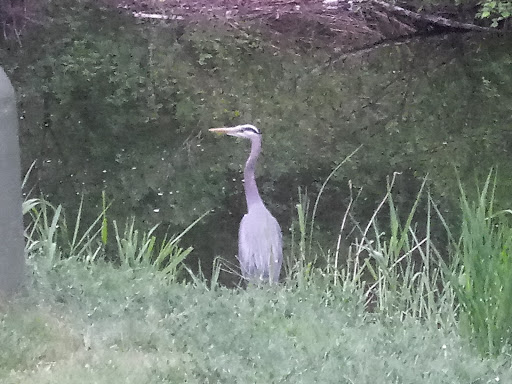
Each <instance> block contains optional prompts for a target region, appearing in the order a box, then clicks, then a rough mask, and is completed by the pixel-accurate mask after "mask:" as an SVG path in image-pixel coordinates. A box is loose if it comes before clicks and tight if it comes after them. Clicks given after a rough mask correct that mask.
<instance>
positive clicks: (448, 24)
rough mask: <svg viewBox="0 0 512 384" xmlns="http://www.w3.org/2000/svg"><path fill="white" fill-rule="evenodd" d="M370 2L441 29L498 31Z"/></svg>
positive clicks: (375, 1) (382, 2) (379, 2)
mask: <svg viewBox="0 0 512 384" xmlns="http://www.w3.org/2000/svg"><path fill="white" fill-rule="evenodd" d="M370 1H371V3H373V4H375V5H377V6H380V7H382V8H384V9H385V10H386V11H387V12H390V13H394V14H396V15H400V16H404V17H408V18H409V19H413V20H416V21H420V22H423V23H426V24H431V25H435V26H439V27H443V28H450V29H458V30H465V31H480V32H494V31H496V29H494V28H488V27H481V26H479V25H475V24H469V23H461V22H459V21H454V20H450V19H446V18H444V17H441V16H432V15H421V14H419V13H416V12H412V11H409V10H407V9H405V8H402V7H399V6H397V5H392V4H389V3H386V2H385V1H381V0H370Z"/></svg>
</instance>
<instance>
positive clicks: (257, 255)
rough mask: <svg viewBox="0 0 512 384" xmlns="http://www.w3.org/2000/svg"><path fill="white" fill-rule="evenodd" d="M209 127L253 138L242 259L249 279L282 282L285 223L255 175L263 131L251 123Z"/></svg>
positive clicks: (240, 250) (240, 237)
mask: <svg viewBox="0 0 512 384" xmlns="http://www.w3.org/2000/svg"><path fill="white" fill-rule="evenodd" d="M209 131H210V132H214V133H217V134H226V135H229V136H235V137H241V138H244V139H249V140H250V141H251V153H250V155H249V157H248V158H247V162H246V163H245V169H244V180H243V184H244V191H245V200H246V203H247V213H246V214H245V215H244V216H243V218H242V221H241V222H240V228H239V231H238V261H239V262H240V269H241V271H242V277H243V278H244V280H245V281H247V282H254V283H260V282H268V283H270V284H275V283H278V281H279V275H280V273H281V265H282V262H283V240H282V232H281V227H280V226H279V223H278V222H277V220H276V219H275V217H274V216H272V214H271V213H270V212H269V210H268V209H267V207H266V206H265V204H264V203H263V200H262V199H261V196H260V193H259V192H258V186H257V185H256V178H255V175H254V171H255V168H256V162H257V160H258V156H259V154H260V152H261V136H262V135H261V131H260V130H259V129H258V128H256V127H255V126H254V125H251V124H242V125H237V126H235V127H222V128H210V129H209Z"/></svg>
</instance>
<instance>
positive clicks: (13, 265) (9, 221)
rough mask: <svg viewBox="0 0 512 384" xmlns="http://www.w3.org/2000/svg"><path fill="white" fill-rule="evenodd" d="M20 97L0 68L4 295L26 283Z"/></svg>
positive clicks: (0, 290)
mask: <svg viewBox="0 0 512 384" xmlns="http://www.w3.org/2000/svg"><path fill="white" fill-rule="evenodd" d="M21 203H22V199H21V164H20V147H19V142H18V116H17V114H16V98H15V95H14V89H13V87H12V85H11V82H10V81H9V79H8V78H7V75H6V74H5V72H4V70H3V69H2V67H0V295H2V296H5V295H10V294H12V293H14V292H15V291H16V290H17V289H18V288H19V287H20V286H21V284H22V282H23V276H24V266H25V255H24V247H25V246H24V239H23V217H22V215H23V214H22V210H21Z"/></svg>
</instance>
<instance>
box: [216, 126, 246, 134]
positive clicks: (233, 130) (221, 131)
mask: <svg viewBox="0 0 512 384" xmlns="http://www.w3.org/2000/svg"><path fill="white" fill-rule="evenodd" d="M209 131H210V132H213V133H217V134H218V135H230V134H234V133H237V132H239V131H240V130H239V129H238V127H222V128H210V129H209Z"/></svg>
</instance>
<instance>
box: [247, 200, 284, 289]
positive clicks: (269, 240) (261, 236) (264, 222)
mask: <svg viewBox="0 0 512 384" xmlns="http://www.w3.org/2000/svg"><path fill="white" fill-rule="evenodd" d="M238 235H239V237H238V259H239V261H240V266H241V269H242V274H243V276H244V277H245V278H247V279H252V278H255V277H258V278H260V279H268V278H269V277H271V279H272V281H278V279H279V273H280V271H281V264H282V252H283V249H282V234H281V228H280V226H279V224H278V222H277V220H276V219H275V218H274V217H273V216H272V215H271V214H270V212H269V211H268V210H267V209H266V208H264V207H263V208H262V210H258V211H252V212H250V213H247V214H246V215H245V216H244V217H243V218H242V221H241V223H240V231H239V234H238Z"/></svg>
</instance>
